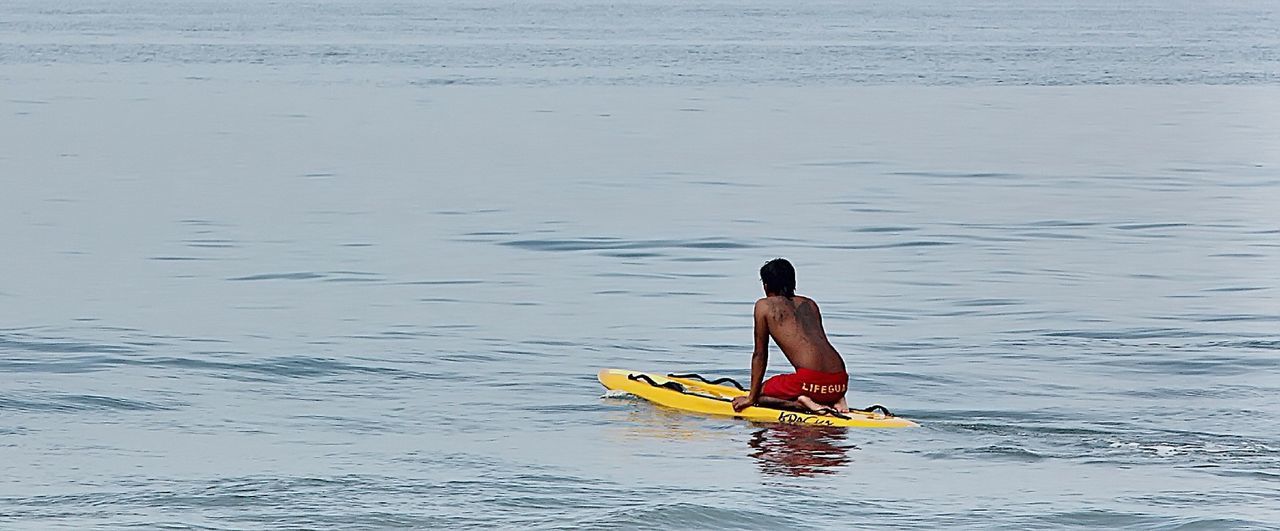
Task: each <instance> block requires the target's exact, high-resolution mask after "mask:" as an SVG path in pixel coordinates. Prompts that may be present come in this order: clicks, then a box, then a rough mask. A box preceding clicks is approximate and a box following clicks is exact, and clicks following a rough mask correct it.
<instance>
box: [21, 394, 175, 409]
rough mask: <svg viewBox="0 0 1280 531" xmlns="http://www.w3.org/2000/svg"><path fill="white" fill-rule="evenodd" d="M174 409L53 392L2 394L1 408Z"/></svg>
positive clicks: (117, 399)
mask: <svg viewBox="0 0 1280 531" xmlns="http://www.w3.org/2000/svg"><path fill="white" fill-rule="evenodd" d="M168 409H173V408H172V407H170V406H166V405H163V404H157V403H155V402H147V401H143V400H132V399H128V398H116V397H110V396H100V395H70V394H53V395H47V396H36V397H26V398H24V397H19V396H13V395H8V396H6V395H0V410H16V411H52V412H80V411H161V410H168Z"/></svg>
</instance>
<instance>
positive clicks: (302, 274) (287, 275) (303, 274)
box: [227, 271, 324, 281]
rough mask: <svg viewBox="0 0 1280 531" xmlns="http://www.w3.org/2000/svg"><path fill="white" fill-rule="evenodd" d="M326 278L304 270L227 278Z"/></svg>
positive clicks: (239, 279)
mask: <svg viewBox="0 0 1280 531" xmlns="http://www.w3.org/2000/svg"><path fill="white" fill-rule="evenodd" d="M317 278H324V275H321V274H319V273H312V272H309V271H304V272H300V273H263V274H259V275H248V276H243V277H233V278H228V279H227V280H236V281H246V280H249V281H251V280H312V279H317Z"/></svg>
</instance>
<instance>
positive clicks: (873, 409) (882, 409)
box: [853, 404, 896, 417]
mask: <svg viewBox="0 0 1280 531" xmlns="http://www.w3.org/2000/svg"><path fill="white" fill-rule="evenodd" d="M853 411H861V412H863V413H875V412H876V411H879V412H881V413H883V414H884V416H886V417H893V416H896V415H894V414H893V413H891V412H890V411H889V408H887V407H884V406H882V405H880V404H874V405H870V406H867V407H866V408H863V409H855V410H853Z"/></svg>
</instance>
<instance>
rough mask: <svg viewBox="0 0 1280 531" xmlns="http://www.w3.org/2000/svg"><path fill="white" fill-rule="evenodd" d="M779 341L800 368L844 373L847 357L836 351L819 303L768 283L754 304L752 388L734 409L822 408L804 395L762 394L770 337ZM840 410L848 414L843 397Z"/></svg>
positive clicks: (741, 397)
mask: <svg viewBox="0 0 1280 531" xmlns="http://www.w3.org/2000/svg"><path fill="white" fill-rule="evenodd" d="M770 337H772V338H773V341H774V342H776V343H777V344H778V348H780V349H782V353H783V354H784V355H786V356H787V360H788V361H790V362H791V364H792V365H794V366H795V367H796V368H797V369H800V368H803V369H810V370H814V371H819V372H825V373H843V372H845V366H844V360H843V359H842V358H841V357H840V353H839V352H836V349H835V347H833V346H832V345H831V341H829V340H828V339H827V333H826V331H824V330H823V328H822V314H821V312H819V311H818V303H816V302H814V301H813V299H810V298H808V297H804V296H800V295H794V294H793V295H791V296H787V295H784V294H782V293H778V292H775V291H773V290H772V289H771V288H770V286H768V284H765V297H764V298H762V299H760V300H758V301H756V305H755V350H754V352H752V354H751V390H750V392H748V393H747V396H740V397H738V398H735V399H734V400H733V409H734V411H742V410H743V409H746V408H747V407H750V406H754V405H761V406H769V407H782V408H786V409H802V410H803V409H810V410H818V409H821V408H822V407H824V406H822V405H821V404H818V403H816V402H814V401H813V400H811V399H809V397H806V396H801V397H799V398H797V399H796V400H795V401H791V400H782V399H779V398H774V397H769V396H761V392H762V390H763V389H762V388H763V385H762V384H763V382H764V373H765V368H766V367H767V366H768V362H769V338H770ZM835 408H836V410H837V411H840V412H841V413H847V412H848V411H849V408H848V403H847V402H846V400H845V399H844V398H841V399H840V401H839V402H838V403H836V404H835Z"/></svg>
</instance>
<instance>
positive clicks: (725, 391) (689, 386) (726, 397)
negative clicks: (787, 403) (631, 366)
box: [596, 369, 918, 428]
mask: <svg viewBox="0 0 1280 531" xmlns="http://www.w3.org/2000/svg"><path fill="white" fill-rule="evenodd" d="M596 377H597V378H598V379H599V380H600V384H601V385H604V387H605V388H606V389H610V390H614V391H624V392H627V393H630V394H633V395H636V396H638V397H640V398H643V399H645V400H648V401H650V402H653V403H655V404H658V405H661V406H666V407H669V408H673V409H679V410H682V411H690V412H693V413H705V414H708V415H722V416H726V417H737V418H742V419H746V420H751V421H756V422H781V423H784V424H808V425H813V426H847V427H850V428H910V427H914V426H918V424H916V423H914V422H911V421H909V420H907V419H904V418H900V417H893V416H887V415H882V414H880V413H867V412H861V411H850V412H849V415H848V416H849V418H847V419H842V418H838V417H834V416H831V415H815V414H809V413H798V412H795V411H783V410H780V409H772V408H767V407H749V408H747V409H744V410H742V411H734V410H733V406H732V405H730V403H729V401H731V400H733V397H735V396H742V395H745V394H747V393H746V392H745V391H741V390H739V389H737V388H735V387H730V386H727V385H713V384H709V383H706V382H702V381H699V380H694V379H688V378H676V377H668V376H662V375H659V374H651V373H645V372H639V371H626V370H622V369H603V370H601V371H600V373H599V374H597V375H596ZM642 377H643V378H647V379H648V380H650V381H652V382H653V383H652V384H651V383H649V382H648V381H645V380H644V379H643V378H642ZM668 382H675V383H677V384H680V386H681V387H683V389H684V392H680V391H677V390H675V389H670V388H667V387H662V386H663V385H664V384H666V383H668ZM655 384H656V385H655Z"/></svg>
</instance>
